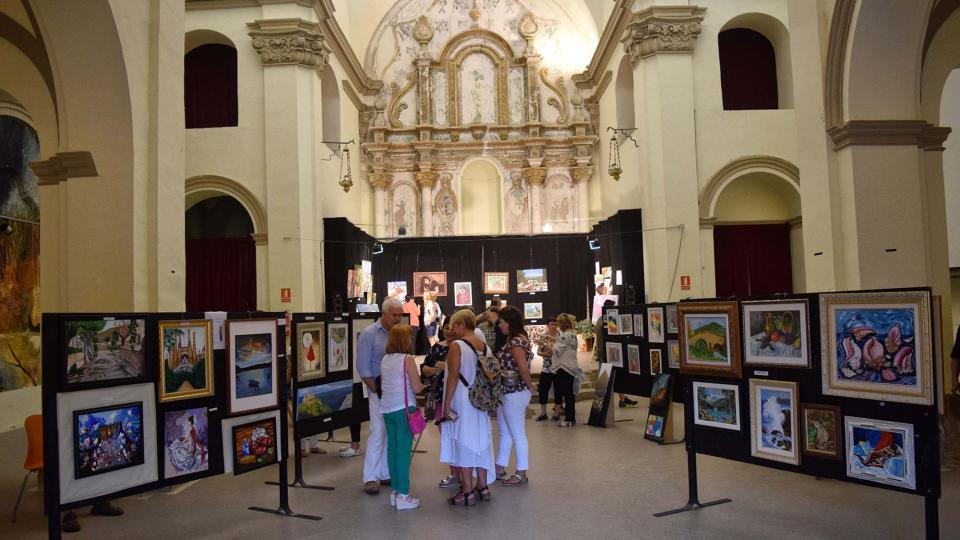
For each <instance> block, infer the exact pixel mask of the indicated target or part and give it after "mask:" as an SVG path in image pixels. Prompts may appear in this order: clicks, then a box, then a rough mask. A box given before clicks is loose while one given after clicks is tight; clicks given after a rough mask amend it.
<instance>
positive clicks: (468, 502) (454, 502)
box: [447, 490, 477, 506]
mask: <svg viewBox="0 0 960 540" xmlns="http://www.w3.org/2000/svg"><path fill="white" fill-rule="evenodd" d="M447 502H448V503H450V505H451V506H460V505H463V506H473V505H475V504H477V498H476V496H475V495H474V494H473V491H471V492H470V493H464V492H463V490H460V492H459V493H457V494H456V495H454V496H453V497H450V498H449V499H447Z"/></svg>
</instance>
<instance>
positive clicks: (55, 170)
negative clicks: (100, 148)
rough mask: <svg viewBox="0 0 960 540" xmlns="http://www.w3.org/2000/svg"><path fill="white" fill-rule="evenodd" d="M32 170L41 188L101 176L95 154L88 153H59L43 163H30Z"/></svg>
mask: <svg viewBox="0 0 960 540" xmlns="http://www.w3.org/2000/svg"><path fill="white" fill-rule="evenodd" d="M30 169H32V170H33V174H35V175H37V183H38V184H39V185H41V186H49V185H54V184H57V183H59V182H63V181H64V180H66V179H67V178H80V177H86V176H100V173H98V172H97V165H96V163H94V162H93V154H91V153H90V152H86V151H80V152H57V153H56V154H54V155H52V156H50V157H49V158H47V159H45V160H43V161H34V162H32V163H30Z"/></svg>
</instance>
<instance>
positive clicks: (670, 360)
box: [667, 339, 680, 369]
mask: <svg viewBox="0 0 960 540" xmlns="http://www.w3.org/2000/svg"><path fill="white" fill-rule="evenodd" d="M667 366H668V367H670V368H672V369H680V342H679V341H677V340H675V339H668V340H667Z"/></svg>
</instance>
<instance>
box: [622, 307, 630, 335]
mask: <svg viewBox="0 0 960 540" xmlns="http://www.w3.org/2000/svg"><path fill="white" fill-rule="evenodd" d="M620 335H622V336H631V335H633V315H631V314H629V313H621V314H620Z"/></svg>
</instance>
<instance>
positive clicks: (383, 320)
mask: <svg viewBox="0 0 960 540" xmlns="http://www.w3.org/2000/svg"><path fill="white" fill-rule="evenodd" d="M381 309H382V311H381V314H380V318H379V319H377V322H375V323H373V324H371V325H370V326H368V327H367V328H366V329H365V330H364V331H363V332H361V333H360V337H359V339H357V351H356V364H357V374H358V375H360V379H361V380H362V381H363V384H364V385H365V386H366V387H367V391H368V393H369V395H370V398H369V400H368V403H369V406H370V436H369V437H368V438H367V454H366V456H365V457H364V458H363V491H364V492H365V493H368V494H370V495H376V494H377V493H380V484H384V485H390V468H389V464H388V461H387V428H386V424H384V423H383V413H382V412H381V411H380V397H379V395H378V392H377V386H378V384H377V382H378V379H379V378H380V362H381V361H382V360H383V357H384V355H385V354H386V350H387V337H388V336H389V335H390V329H391V328H393V327H394V326H396V325H398V324H400V318H401V316H403V302H402V301H400V299H399V298H396V297H393V298H387V299H386V300H385V301H384V302H383V305H382V306H381Z"/></svg>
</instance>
